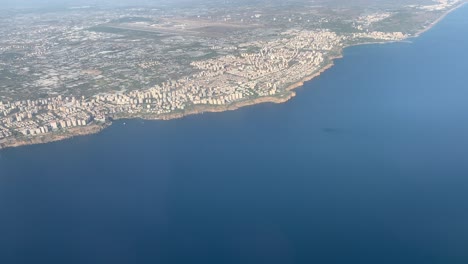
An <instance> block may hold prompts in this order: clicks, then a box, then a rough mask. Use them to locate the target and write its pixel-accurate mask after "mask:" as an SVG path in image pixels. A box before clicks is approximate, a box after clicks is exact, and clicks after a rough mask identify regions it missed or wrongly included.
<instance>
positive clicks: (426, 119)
mask: <svg viewBox="0 0 468 264" xmlns="http://www.w3.org/2000/svg"><path fill="white" fill-rule="evenodd" d="M467 47H468V7H464V8H462V9H460V10H457V11H456V12H454V13H452V14H451V15H450V16H448V17H447V18H446V19H445V20H443V21H442V22H441V23H440V24H438V25H437V26H436V27H434V28H433V29H432V30H430V31H429V32H427V33H426V34H424V35H423V36H421V37H420V38H417V39H415V40H414V42H413V43H395V44H386V45H367V46H359V47H353V48H349V49H347V50H346V52H345V58H344V59H341V60H338V61H337V62H336V66H335V67H333V68H332V69H330V70H328V71H327V72H326V73H324V74H323V75H321V76H320V77H319V78H317V79H315V80H313V81H311V82H309V83H307V84H306V85H305V86H304V87H303V88H301V89H299V90H298V95H297V97H295V98H294V99H293V100H291V101H289V102H287V103H285V104H280V105H276V104H263V105H256V106H252V107H247V108H243V109H240V110H237V111H233V112H225V113H214V114H204V115H198V116H191V117H187V118H184V119H180V120H172V121H152V122H150V121H141V120H130V121H125V122H126V123H127V124H126V125H124V124H123V121H119V122H116V123H115V124H114V125H113V126H112V127H111V128H109V129H106V130H105V131H103V132H102V133H100V134H98V135H91V136H86V137H80V138H74V139H71V140H66V141H62V142H56V143H51V144H46V145H35V146H27V147H21V148H16V149H8V150H2V151H0V263H2V264H3V263H4V264H9V263H13V264H16V263H34V264H42V263H46V264H56V263H86V264H88V263H91V264H94V263H197V264H198V263H208V264H209V263H242V264H247V263H324V264H327V263H343V264H348V263H353V264H354V263H359V264H375V263H379V264H386V263H392V264H406V263H412V264H436V263H437V264H458V263H460V264H466V263H468V64H467V62H468V49H467Z"/></svg>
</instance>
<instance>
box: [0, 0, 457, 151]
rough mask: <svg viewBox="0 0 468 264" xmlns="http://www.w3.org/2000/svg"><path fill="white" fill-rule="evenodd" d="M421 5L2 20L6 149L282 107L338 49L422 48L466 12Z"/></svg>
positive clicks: (0, 134)
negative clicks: (432, 30)
mask: <svg viewBox="0 0 468 264" xmlns="http://www.w3.org/2000/svg"><path fill="white" fill-rule="evenodd" d="M408 2H411V1H409V0H408ZM416 2H418V1H416ZM419 2H421V1H419ZM426 2H427V4H424V5H423V4H411V5H410V4H408V5H395V6H388V7H387V6H386V7H385V8H381V7H376V6H369V7H368V8H366V9H363V8H361V9H353V8H352V7H348V8H343V7H335V6H320V5H318V6H310V5H293V6H290V7H289V8H288V9H287V11H284V10H283V9H282V8H281V6H278V5H273V4H272V5H261V6H258V5H252V6H236V7H232V8H229V12H228V11H226V10H227V9H225V8H223V7H217V6H211V5H206V6H200V7H198V8H195V9H193V8H182V7H178V8H175V7H174V8H172V7H171V8H162V9H161V8H148V7H144V8H92V7H80V8H69V9H66V10H58V11H57V10H54V11H50V10H40V11H35V12H31V11H29V10H28V11H17V12H14V13H7V14H1V15H0V34H1V35H2V39H1V40H0V146H14V145H21V144H28V143H36V142H48V141H52V140H57V139H61V138H66V137H70V136H73V135H78V134H86V133H88V132H89V133H90V132H93V131H97V130H99V128H102V127H104V126H106V125H107V124H108V123H109V122H110V120H112V119H117V118H133V117H138V118H147V119H169V118H175V117H181V116H184V115H187V114H192V113H199V112H204V111H223V110H227V109H234V108H236V107H240V106H243V105H248V104H253V103H257V102H282V101H285V100H287V99H288V98H290V97H291V96H292V93H293V92H292V91H291V88H294V87H296V86H297V85H298V84H300V83H301V82H303V81H305V80H309V79H311V78H313V76H315V75H317V74H318V73H320V72H321V71H323V70H324V69H326V68H327V67H329V66H330V65H331V64H332V61H333V59H335V58H338V57H340V56H341V53H342V50H343V48H345V47H347V46H350V45H356V44H362V43H376V42H387V41H400V40H403V39H406V38H408V37H412V36H415V35H417V34H418V32H420V31H421V30H424V29H426V28H428V27H429V26H430V25H431V24H432V23H433V22H434V21H436V20H437V19H438V18H440V17H441V16H442V15H443V14H444V13H446V12H448V11H449V10H451V9H452V8H454V7H457V6H458V5H460V4H461V3H462V1H460V0H439V1H426ZM90 128H92V129H90Z"/></svg>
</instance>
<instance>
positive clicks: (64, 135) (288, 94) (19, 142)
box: [0, 2, 466, 149]
mask: <svg viewBox="0 0 468 264" xmlns="http://www.w3.org/2000/svg"><path fill="white" fill-rule="evenodd" d="M465 4H466V2H462V3H460V4H459V5H457V6H455V7H453V8H451V9H450V10H448V11H446V12H445V13H444V14H443V15H442V16H441V17H440V18H438V19H437V20H436V21H434V22H432V23H431V24H430V25H429V26H427V27H426V28H424V29H422V30H421V31H419V32H417V33H416V34H415V35H414V36H413V37H418V36H420V35H421V34H423V33H424V32H426V31H428V30H430V29H431V28H432V27H433V26H435V25H436V24H437V23H438V22H440V21H441V20H442V19H444V18H445V17H446V16H447V15H448V14H450V13H451V12H452V11H454V10H456V9H458V8H460V7H461V6H463V5H465ZM379 43H380V44H382V43H389V42H376V43H360V44H356V45H349V46H346V47H343V48H341V50H340V52H339V55H337V56H333V57H330V58H329V63H328V64H326V65H324V66H323V67H322V68H320V69H319V70H318V71H317V72H315V73H314V74H312V75H309V76H305V77H304V78H302V79H301V80H299V81H298V82H295V83H293V84H291V85H289V86H288V87H287V88H286V89H285V90H284V93H281V94H279V95H276V96H265V97H258V98H255V99H251V100H244V101H239V102H235V103H232V104H229V105H219V106H197V107H194V108H193V109H190V110H186V111H184V112H177V113H170V114H166V115H158V116H141V115H131V116H121V117H114V119H115V120H118V119H134V118H135V119H136V118H140V119H144V120H171V119H177V118H183V117H186V116H189V115H197V114H202V113H207V112H211V113H217V112H225V111H233V110H237V109H239V108H242V107H246V106H251V105H256V104H262V103H277V104H279V103H284V102H287V101H289V100H290V99H291V98H293V97H294V96H296V93H295V92H294V89H297V88H299V87H302V86H303V85H304V83H305V82H308V81H311V80H312V79H314V78H316V77H318V76H320V75H321V74H322V73H323V72H325V71H326V70H328V69H330V68H331V67H333V66H334V60H336V59H341V58H343V50H344V49H345V48H347V47H351V46H357V45H365V44H379ZM110 125H112V122H111V121H108V122H106V123H99V124H97V123H96V124H92V125H89V126H85V127H75V128H71V129H69V130H67V131H63V132H60V133H50V134H46V135H43V136H39V137H31V138H29V137H28V138H13V139H8V140H4V141H0V149H5V148H12V147H19V146H26V145H33V144H45V143H50V142H54V141H60V140H65V139H69V138H73V137H77V136H85V135H91V134H96V133H99V132H100V131H102V130H103V129H105V128H107V127H109V126H110Z"/></svg>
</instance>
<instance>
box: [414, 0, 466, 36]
mask: <svg viewBox="0 0 468 264" xmlns="http://www.w3.org/2000/svg"><path fill="white" fill-rule="evenodd" d="M467 3H468V1H466V0H465V1H462V2H460V3H458V4H457V5H455V6H454V7H452V8H450V9H449V10H447V11H445V12H444V13H443V14H442V16H440V17H439V18H438V19H436V20H435V21H433V22H432V23H431V24H429V25H428V26H426V27H425V28H423V29H421V30H420V31H418V32H416V34H414V36H413V37H412V38H417V37H419V36H421V35H422V34H424V33H425V32H427V31H429V30H430V29H432V28H433V27H434V26H435V25H437V24H438V23H439V22H440V21H442V20H443V19H444V18H445V17H446V16H448V15H449V14H450V13H452V12H453V11H455V10H457V9H458V8H461V7H462V6H464V5H465V4H467Z"/></svg>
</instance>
